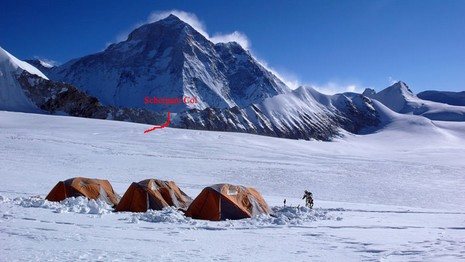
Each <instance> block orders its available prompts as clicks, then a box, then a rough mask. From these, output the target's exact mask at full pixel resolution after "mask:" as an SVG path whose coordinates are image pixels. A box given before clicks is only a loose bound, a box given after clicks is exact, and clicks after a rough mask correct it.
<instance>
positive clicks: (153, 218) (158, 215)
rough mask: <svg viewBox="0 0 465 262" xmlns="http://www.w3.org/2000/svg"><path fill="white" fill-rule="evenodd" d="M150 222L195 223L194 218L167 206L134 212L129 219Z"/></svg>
mask: <svg viewBox="0 0 465 262" xmlns="http://www.w3.org/2000/svg"><path fill="white" fill-rule="evenodd" d="M141 220H142V221H145V222H150V223H172V224H195V223H193V221H192V218H190V217H186V216H184V214H183V213H182V212H181V211H179V210H177V209H176V208H174V207H165V208H163V210H148V211H147V212H145V213H134V214H133V215H132V216H131V218H130V219H129V221H130V222H132V223H139V221H141Z"/></svg>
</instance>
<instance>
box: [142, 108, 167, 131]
mask: <svg viewBox="0 0 465 262" xmlns="http://www.w3.org/2000/svg"><path fill="white" fill-rule="evenodd" d="M169 124H170V112H168V120H167V121H166V123H164V124H163V125H161V126H154V127H152V128H150V129H147V130H145V131H144V134H145V133H148V132H152V131H153V130H155V129H157V128H160V129H161V128H165V127H167V126H168V125H169Z"/></svg>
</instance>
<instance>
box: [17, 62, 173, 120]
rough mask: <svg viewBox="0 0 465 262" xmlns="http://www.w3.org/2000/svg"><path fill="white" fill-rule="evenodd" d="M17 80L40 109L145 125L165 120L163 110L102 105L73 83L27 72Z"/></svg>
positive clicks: (53, 112) (54, 112)
mask: <svg viewBox="0 0 465 262" xmlns="http://www.w3.org/2000/svg"><path fill="white" fill-rule="evenodd" d="M18 81H19V83H20V84H21V86H22V87H23V89H24V91H25V93H26V94H27V95H28V97H29V98H30V99H31V100H32V101H33V102H34V103H35V104H36V105H37V106H38V107H39V108H40V109H42V110H44V111H46V112H49V113H52V114H57V113H65V114H68V115H70V116H78V117H87V118H96V119H109V120H119V121H129V122H135V123H146V124H161V123H164V122H165V121H166V116H165V114H163V113H156V112H152V111H149V110H145V109H134V108H118V107H113V106H104V105H102V104H101V103H100V102H99V100H98V99H97V98H96V97H92V96H89V95H87V94H86V93H84V92H82V91H79V90H78V89H77V88H75V87H74V86H72V85H69V84H65V83H58V82H53V81H50V80H46V79H43V78H40V77H38V76H36V75H32V74H30V73H28V72H26V71H24V72H23V73H21V75H20V76H19V77H18Z"/></svg>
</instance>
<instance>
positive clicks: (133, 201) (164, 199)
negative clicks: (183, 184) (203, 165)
mask: <svg viewBox="0 0 465 262" xmlns="http://www.w3.org/2000/svg"><path fill="white" fill-rule="evenodd" d="M191 202H192V198H190V197H189V196H188V195H186V193H184V192H183V191H182V190H181V189H179V187H178V186H177V185H176V183H174V182H172V181H162V180H157V179H146V180H143V181H140V182H138V183H135V182H134V183H132V184H131V186H129V188H128V190H126V193H124V195H123V197H122V198H121V201H120V202H119V204H118V205H117V206H116V208H115V210H116V211H132V212H145V211H147V210H148V209H153V210H161V209H163V208H164V207H168V206H174V207H177V208H179V209H184V210H185V209H187V208H188V207H189V205H190V203H191Z"/></svg>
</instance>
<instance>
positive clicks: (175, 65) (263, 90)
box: [50, 15, 290, 112]
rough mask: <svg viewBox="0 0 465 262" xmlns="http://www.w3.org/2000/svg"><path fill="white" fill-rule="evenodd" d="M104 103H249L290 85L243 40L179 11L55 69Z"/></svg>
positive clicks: (228, 105) (60, 76) (63, 78)
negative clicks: (218, 36) (206, 31)
mask: <svg viewBox="0 0 465 262" xmlns="http://www.w3.org/2000/svg"><path fill="white" fill-rule="evenodd" d="M50 78H51V79H53V80H57V81H64V82H67V83H69V84H72V85H74V86H76V87H78V88H79V89H81V90H83V91H85V92H88V93H89V94H91V95H93V96H95V97H97V98H98V99H99V100H100V101H101V102H102V103H103V104H107V105H114V106H127V107H137V108H142V107H144V106H147V107H149V108H150V109H151V110H155V111H161V110H163V111H167V110H168V111H171V112H181V111H184V110H187V109H191V108H196V109H200V110H202V109H205V108H209V107H211V108H232V107H234V106H239V107H246V106H249V105H251V104H252V103H260V102H262V101H263V100H264V99H266V98H268V97H272V96H275V95H278V94H283V93H287V92H289V91H290V90H289V88H288V87H287V86H286V85H285V84H284V83H283V82H282V81H281V80H279V79H278V78H277V77H276V76H274V75H273V74H272V73H271V72H269V71H268V70H267V69H266V68H264V67H263V66H262V65H261V64H260V63H259V62H257V61H256V60H255V59H254V58H253V57H252V56H251V54H250V53H249V52H248V51H246V50H244V49H243V48H242V47H241V46H240V45H239V44H237V43H234V42H231V43H219V44H214V43H212V42H211V41H209V40H208V39H206V38H205V37H204V36H203V35H202V34H200V33H199V32H197V31H196V30H195V29H194V28H192V27H191V26H190V25H189V24H187V23H185V22H183V21H181V20H180V19H179V18H178V17H176V16H174V15H170V16H168V17H167V18H165V19H162V20H160V21H157V22H154V23H150V24H146V25H143V26H141V27H139V28H137V29H135V30H134V31H133V32H131V33H130V34H129V36H128V38H127V40H125V41H122V42H120V43H116V44H112V45H110V46H109V47H108V48H106V49H105V50H104V51H103V52H100V53H97V54H93V55H89V56H85V57H82V58H78V59H74V60H71V61H69V62H67V63H65V64H63V65H61V66H58V67H56V68H54V69H52V70H51V72H50ZM145 96H149V97H153V96H156V97H158V98H175V97H182V96H190V97H195V96H196V97H198V103H197V104H191V105H185V104H180V105H171V106H168V107H166V106H160V107H156V106H154V105H144V97H145Z"/></svg>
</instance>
